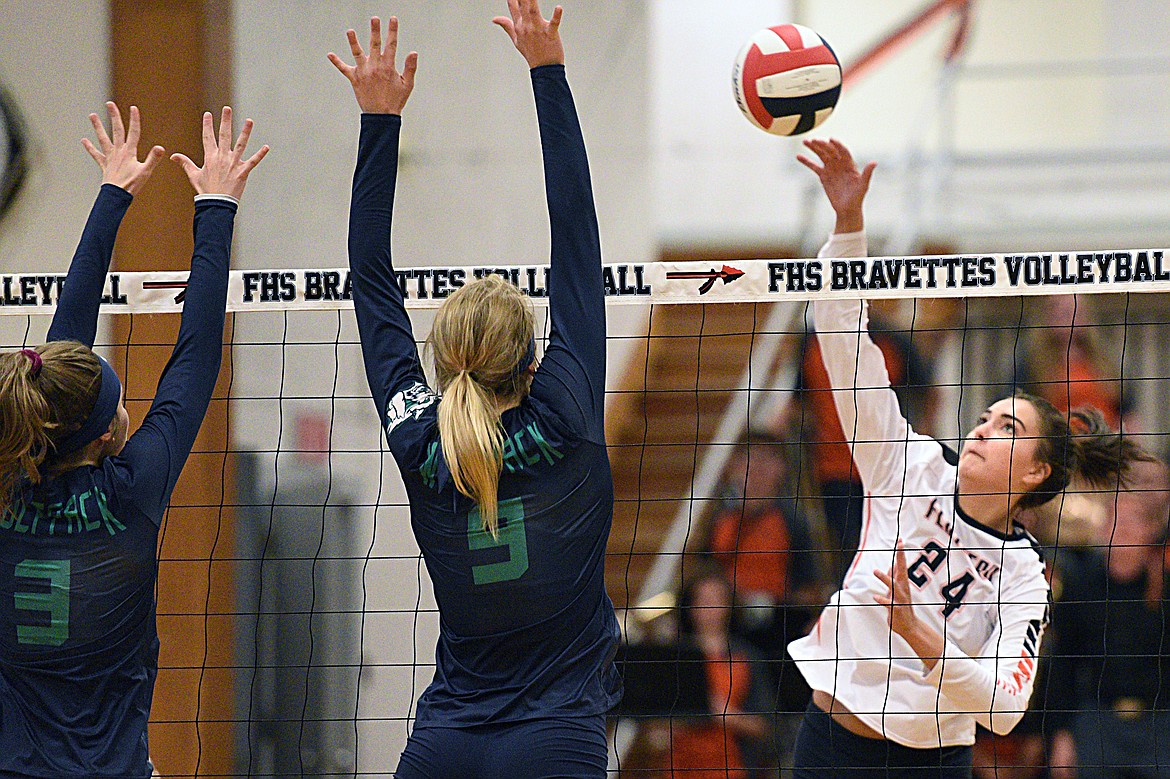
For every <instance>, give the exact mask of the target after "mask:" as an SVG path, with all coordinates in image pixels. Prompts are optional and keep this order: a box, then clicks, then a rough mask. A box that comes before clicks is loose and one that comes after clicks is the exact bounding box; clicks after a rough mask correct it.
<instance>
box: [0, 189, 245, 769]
mask: <svg viewBox="0 0 1170 779" xmlns="http://www.w3.org/2000/svg"><path fill="white" fill-rule="evenodd" d="M130 199H131V198H130V195H129V194H128V193H127V192H125V191H124V190H121V189H119V188H117V187H114V186H112V185H109V184H107V185H105V186H103V187H102V190H101V192H100V194H99V195H98V198H97V201H96V202H95V204H94V207H93V211H92V213H91V215H90V219H89V222H88V224H87V225H86V228H85V231H84V232H83V234H82V238H81V242H80V245H79V246H78V249H77V253H76V255H75V256H74V259H73V262H72V263H71V265H70V268H69V274H68V276H67V277H66V281H65V286H64V289H63V290H62V296H61V300H60V302H59V304H58V309H57V313H56V316H55V317H54V319H53V323H52V325H51V327H50V329H49V339H50V340H67V339H72V340H77V341H80V342H82V343H84V344H86V345H92V344H93V339H94V334H95V332H96V327H97V314H98V306H99V303H100V299H101V295H102V287H103V285H104V280H105V276H106V272H107V270H108V268H109V263H110V256H111V252H112V250H113V245H114V238H115V235H116V234H117V231H118V226H119V224H120V223H121V220H122V216H123V215H124V214H125V211H126V208H127V206H129V204H130ZM235 212H236V206H235V205H234V204H233V203H231V202H229V201H227V200H220V199H215V200H201V201H200V202H199V203H198V204H197V205H196V207H195V223H194V230H195V251H194V254H193V256H192V258H191V275H190V280H189V284H188V288H187V300H186V303H185V305H184V307H183V318H182V324H181V325H180V328H179V335H178V340H177V342H176V344H175V349H174V352H173V354H172V355H171V359H170V362H169V363H168V364H167V367H166V369H165V370H164V372H163V375H162V377H161V379H160V381H159V385H158V390H157V392H156V393H155V398H154V402H153V403H152V404H151V407H150V411H149V412H148V413H147V415H146V417H145V418H144V419H143V422H142V425H141V427H139V429H138V430H137V431H136V432H135V433H134V435H132V436H131V437H130V439H129V440H128V441H127V443H126V446H125V448H124V449H123V450H122V452H121V453H120V454H118V455H116V456H111V457H106V458H105V459H104V460H103V461H102V463H101V465H99V466H96V467H95V466H89V465H87V466H82V467H79V468H75V469H73V470H70V471H66V472H65V473H63V474H61V475H59V476H57V477H55V478H52V479H50V480H47V481H45V482H42V483H41V484H39V485H36V486H31V485H28V484H26V485H24V486H23V487H21V488H20V489H18V491H17V493H16V494H15V495H14V496H13V499H12V503H11V505H10V506H9V508H8V510H7V511H6V512H5V513H4V514H3V515H2V516H0V777H17V776H19V777H28V776H33V777H62V776H86V777H148V776H150V775H151V767H150V760H149V754H148V749H147V729H146V726H147V720H148V719H149V717H150V705H151V698H152V696H153V693H154V680H155V676H156V674H157V669H158V648H159V643H158V632H157V629H156V626H155V598H154V592H155V580H156V576H157V572H158V561H157V556H156V549H157V546H158V533H159V524H160V522H161V520H162V516H163V512H164V511H165V510H166V506H167V503H168V501H169V500H170V495H171V491H172V490H173V489H174V486H175V482H176V480H177V479H178V477H179V473H180V472H181V471H182V469H183V464H184V462H185V461H186V459H187V455H188V454H189V453H190V451H191V447H192V446H193V445H194V443H195V436H196V434H197V433H198V432H199V427H200V425H201V424H202V422H203V416H204V413H205V412H206V410H207V406H208V403H209V402H210V400H211V393H212V390H213V388H214V386H215V382H216V377H217V376H218V374H219V367H220V359H221V353H222V342H223V323H224V308H225V303H226V297H227V276H228V273H227V272H228V256H229V251H230V247H231V238H232V225H233V221H234V219H235Z"/></svg>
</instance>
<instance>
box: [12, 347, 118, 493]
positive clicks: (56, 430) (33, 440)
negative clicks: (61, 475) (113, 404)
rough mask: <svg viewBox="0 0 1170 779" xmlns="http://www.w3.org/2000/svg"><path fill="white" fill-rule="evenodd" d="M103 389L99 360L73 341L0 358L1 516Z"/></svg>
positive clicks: (36, 476)
mask: <svg viewBox="0 0 1170 779" xmlns="http://www.w3.org/2000/svg"><path fill="white" fill-rule="evenodd" d="M100 387H101V364H100V363H99V362H98V359H97V357H96V356H95V355H94V353H93V352H92V351H90V350H89V349H88V348H87V347H85V346H83V345H81V344H79V343H76V342H73V341H55V342H53V343H49V344H45V345H44V346H40V347H37V348H36V349H35V350H32V349H26V350H22V351H19V352H10V353H8V354H3V355H0V513H3V512H4V511H5V510H7V508H8V504H9V502H10V501H11V500H12V493H13V491H14V490H15V489H16V487H17V486H18V485H19V484H20V482H21V481H22V480H24V479H26V478H27V479H28V480H29V481H30V482H31V483H33V484H37V483H39V482H40V480H41V476H42V475H41V468H42V465H43V464H44V463H45V461H46V460H51V459H52V456H53V452H54V448H53V443H54V441H59V440H62V439H63V438H64V437H65V436H67V435H68V434H69V433H71V432H73V431H74V430H77V429H78V428H80V427H81V424H82V422H84V421H85V418H86V417H87V416H88V415H89V413H90V411H92V410H93V406H94V403H95V402H97V395H98V390H99V389H100Z"/></svg>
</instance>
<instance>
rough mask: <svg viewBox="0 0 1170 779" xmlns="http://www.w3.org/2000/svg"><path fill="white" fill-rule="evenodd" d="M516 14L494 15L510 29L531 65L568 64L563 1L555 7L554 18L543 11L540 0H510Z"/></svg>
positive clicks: (513, 40)
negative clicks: (550, 17) (563, 32)
mask: <svg viewBox="0 0 1170 779" xmlns="http://www.w3.org/2000/svg"><path fill="white" fill-rule="evenodd" d="M508 11H509V13H511V15H512V18H510V19H509V18H508V17H507V16H497V17H496V18H494V19H492V22H493V23H494V24H498V25H499V26H500V27H502V28H503V29H504V32H506V33H508V37H509V38H511V39H512V43H514V44H515V45H516V50H517V51H519V52H520V54H521V55H523V57H524V59H525V60H526V61H527V62H528V67H530V68H539V67H540V66H541V65H563V64H565V47H564V46H563V45H562V44H561V34H560V26H561V15H562V14H563V13H564V9H563V8H561V7H560V6H559V5H558V6H557V7H556V8H554V9H553V13H552V19H549V20H547V21H546V20H545V18H544V17H543V16H541V15H540V3H539V2H538V0H508Z"/></svg>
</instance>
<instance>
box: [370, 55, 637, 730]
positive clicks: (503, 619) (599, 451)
mask: <svg viewBox="0 0 1170 779" xmlns="http://www.w3.org/2000/svg"><path fill="white" fill-rule="evenodd" d="M532 84H533V91H534V92H535V96H536V107H537V115H538V119H539V123H540V136H541V144H542V148H543V152H544V170H545V181H546V193H547V197H548V208H549V217H550V225H551V229H552V256H551V268H550V271H549V317H550V330H549V338H548V345H547V348H546V350H545V354H544V358H543V360H542V361H541V363H540V367H539V369H538V370H537V372H536V376H535V378H534V380H533V382H532V390H531V393H530V394H529V395H528V396H527V397H526V398H525V399H524V400H523V401H522V402H521V404H520V405H519V406H518V407H516V408H513V409H509V410H508V411H505V412H504V414H503V417H502V420H501V423H502V425H503V429H504V436H505V439H504V464H503V471H502V473H501V475H500V484H499V517H500V529H499V535H498V537H497V538H493V537H492V535H491V534H490V533H488V532H487V531H485V530H482V529H481V520H480V516H479V511H478V508H477V507H476V505H475V503H474V501H472V500H470V499H468V498H466V497H465V496H463V495H462V494H460V493H459V492H458V490H456V488H455V485H454V483H453V481H452V478H451V474H450V471H449V470H448V468H447V465H446V463H445V462H444V460H443V453H442V447H441V445H440V442H439V428H438V405H439V400H440V399H439V396H438V395H437V394H436V393H435V392H434V391H433V390H432V389H431V388H430V387H428V386H427V382H426V378H425V376H424V375H423V371H422V367H421V364H420V362H419V357H418V350H417V347H416V345H415V341H414V336H413V333H412V331H411V325H410V320H409V319H408V317H407V314H406V310H405V308H404V306H403V293H402V290H401V288H400V287H399V285H398V283H397V281H396V279H395V274H394V269H393V267H392V265H391V257H390V223H391V211H392V206H393V198H394V186H395V179H396V175H397V165H398V136H399V130H400V127H401V119H400V117H398V116H393V115H370V114H366V115H363V116H362V130H361V140H360V143H359V150H358V162H357V170H356V172H355V175H354V182H353V203H352V210H351V214H350V234H349V235H350V237H349V253H350V264H351V271H352V276H353V289H354V308H355V309H356V312H357V318H358V327H359V330H360V334H361V342H362V350H363V354H364V358H365V366H366V374H367V377H368V379H369V383H370V389H371V392H372V393H373V397H374V402H375V404H376V406H377V409H378V412H379V414H380V415H381V417H382V424H383V427H384V429H385V433H386V438H387V441H388V444H389V448H390V451H391V453H392V454H393V456H394V459H395V461H396V462H397V463H398V467H399V470H400V471H401V472H402V478H403V481H404V482H405V485H406V491H407V495H408V497H409V501H410V513H411V526H412V529H413V531H414V535H415V538H416V540H417V541H418V544H419V547H420V548H421V549H422V552H423V556H424V559H425V561H426V565H427V571H428V573H429V574H430V578H431V581H432V583H433V584H434V590H435V598H436V600H437V601H438V605H439V641H438V647H437V649H436V669H435V676H434V680H433V682H432V683H431V685H430V686H429V687H428V688H427V689H426V691H425V692H423V694H422V696H421V697H420V699H419V702H418V708H417V717H416V721H415V727H416V728H420V727H462V726H470V725H476V724H481V723H486V722H509V721H519V720H524V719H529V718H534V717H546V716H591V715H596V714H600V713H603V712H605V711H607V710H608V709H610V708H611V707H612V706H613V705H614V704H616V703H617V700H618V698H619V697H620V691H621V682H620V678H619V677H618V674H617V670H616V668H615V666H614V663H613V658H614V654H615V653H616V650H617V643H618V626H617V620H616V618H615V616H614V611H613V604H612V603H611V602H610V599H609V596H608V595H607V594H606V591H605V584H604V577H603V568H604V562H605V547H606V541H607V539H608V537H609V530H610V524H611V522H612V519H613V480H612V477H611V475H610V468H609V458H608V455H607V453H606V449H605V429H604V421H603V413H604V400H605V304H604V297H603V286H602V275H601V250H600V239H599V237H598V231H597V218H596V214H595V211H594V206H593V196H592V190H591V185H590V180H589V168H588V161H587V159H586V155H585V144H584V140H583V139H582V136H581V129H580V125H579V123H578V120H577V115H576V110H575V108H574V105H573V99H572V95H571V93H570V91H569V86H568V82H567V81H566V80H565V71H564V67H563V66H560V65H553V66H546V67H541V68H536V69H534V70H533V71H532Z"/></svg>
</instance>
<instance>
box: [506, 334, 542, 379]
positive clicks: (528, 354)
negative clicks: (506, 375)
mask: <svg viewBox="0 0 1170 779" xmlns="http://www.w3.org/2000/svg"><path fill="white" fill-rule="evenodd" d="M535 359H536V339H535V338H529V339H528V349H526V350H525V351H524V356H523V357H521V358H520V362H518V363H516V367H515V368H513V369H512V379H513V380H514V379H517V378H519V377H520V375H521V374H523V373H524V371H526V370H528V368H529V367H530V366H531V365H532V361H533V360H535Z"/></svg>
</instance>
